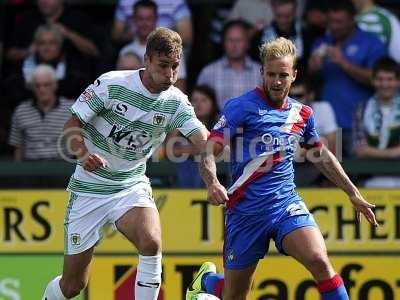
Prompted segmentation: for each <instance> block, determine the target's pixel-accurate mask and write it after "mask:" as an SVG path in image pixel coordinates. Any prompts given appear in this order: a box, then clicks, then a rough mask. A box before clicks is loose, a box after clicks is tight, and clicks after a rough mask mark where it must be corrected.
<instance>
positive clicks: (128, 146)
mask: <svg viewBox="0 0 400 300" xmlns="http://www.w3.org/2000/svg"><path fill="white" fill-rule="evenodd" d="M139 71H140V70H135V71H112V72H108V73H105V74H103V75H102V76H100V77H99V78H98V79H96V80H95V82H94V83H93V84H91V85H90V86H89V87H88V88H87V89H86V90H85V91H84V92H83V93H82V94H81V95H80V96H79V98H78V99H77V100H76V102H75V103H74V105H73V106H72V108H71V112H72V114H73V115H75V116H76V117H78V118H79V119H80V121H81V122H82V123H83V124H84V125H83V127H82V129H83V136H84V140H85V145H86V147H87V148H88V150H89V153H92V154H93V153H97V154H99V155H101V156H102V157H103V158H104V159H105V160H106V161H107V166H106V167H104V168H99V169H97V170H95V171H92V172H88V171H86V170H84V169H83V167H82V166H81V165H80V163H78V164H77V166H76V170H75V172H74V174H73V175H72V177H71V179H70V182H69V185H68V189H67V190H69V191H72V192H74V193H76V194H87V195H91V196H94V195H96V196H97V197H106V196H108V195H111V194H116V193H119V192H122V191H123V190H126V189H128V188H129V187H132V186H133V185H135V184H136V183H138V182H143V181H146V182H148V178H147V177H146V176H145V171H146V161H147V160H148V158H149V157H150V156H151V155H152V153H153V152H154V150H155V149H156V148H157V147H158V146H159V145H160V144H161V143H162V142H163V141H164V139H165V137H166V134H167V133H168V132H169V131H171V130H173V129H178V130H179V131H180V132H181V133H182V134H183V135H184V136H186V137H190V136H191V135H192V134H194V133H195V132H197V131H198V130H202V129H205V127H204V125H203V124H202V123H201V122H200V121H199V120H198V119H197V118H196V115H195V113H194V110H193V107H192V106H191V105H190V103H189V101H188V98H187V96H186V95H185V94H183V93H182V92H181V91H180V90H179V89H177V88H175V87H173V86H171V87H170V88H169V89H168V90H166V91H163V92H161V93H159V94H152V93H150V92H149V91H148V90H147V89H146V88H145V87H144V85H143V84H142V81H141V79H140V76H139Z"/></svg>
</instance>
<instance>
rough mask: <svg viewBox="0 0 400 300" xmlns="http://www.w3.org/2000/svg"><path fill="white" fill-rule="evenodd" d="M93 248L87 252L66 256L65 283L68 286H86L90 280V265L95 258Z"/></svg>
mask: <svg viewBox="0 0 400 300" xmlns="http://www.w3.org/2000/svg"><path fill="white" fill-rule="evenodd" d="M93 249H94V247H91V248H89V249H87V250H86V251H84V252H82V253H79V254H74V255H65V256H64V268H63V276H62V277H63V281H64V282H66V284H68V285H74V286H76V285H78V286H81V287H83V286H86V284H87V282H88V280H89V271H90V265H91V261H92V257H93Z"/></svg>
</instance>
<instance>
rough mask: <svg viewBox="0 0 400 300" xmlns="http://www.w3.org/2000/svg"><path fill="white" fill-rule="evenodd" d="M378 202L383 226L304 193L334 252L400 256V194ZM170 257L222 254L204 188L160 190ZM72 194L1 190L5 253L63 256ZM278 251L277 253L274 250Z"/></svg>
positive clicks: (122, 246)
mask: <svg viewBox="0 0 400 300" xmlns="http://www.w3.org/2000/svg"><path fill="white" fill-rule="evenodd" d="M362 193H363V195H364V196H365V197H366V199H367V200H368V201H370V202H372V203H374V204H376V205H377V206H376V215H377V218H378V221H379V222H380V226H379V227H378V228H375V227H373V226H370V225H369V224H367V222H366V221H365V220H364V221H363V222H362V223H361V224H358V223H357V222H356V221H355V213H354V210H353V208H352V206H351V204H350V202H349V201H348V199H347V197H346V195H345V194H344V193H343V192H340V191H338V190H334V189H332V190H330V189H305V190H300V194H301V195H302V196H303V198H304V199H305V200H306V204H307V206H308V207H309V209H310V210H311V211H312V212H313V213H314V215H315V217H316V219H317V221H318V223H319V225H320V228H321V231H322V233H323V234H324V236H325V239H326V243H327V247H328V250H329V251H331V252H333V253H335V252H341V253H343V252H354V251H355V252H357V253H361V252H368V253H370V252H376V253H392V254H393V253H398V254H399V253H400V249H399V242H400V191H383V190H364V191H362ZM154 197H155V200H156V202H157V205H158V207H159V210H160V214H161V220H162V227H163V247H164V253H166V254H170V255H173V254H185V253H186V254H196V253H198V254H200V253H201V254H210V255H214V254H218V253H220V251H221V248H222V240H223V209H222V207H215V206H211V205H209V204H208V203H207V201H206V192H205V191H202V190H198V191H197V190H190V191H188V190H186V191H185V190H180V191H177V190H156V191H154ZM67 202H68V193H67V192H65V191H54V190H32V191H25V190H24V191H12V190H10V191H1V192H0V241H1V242H0V253H27V252H28V253H61V252H62V251H63V242H64V240H63V220H64V212H65V207H66V204H67ZM133 251H134V250H132V246H131V245H130V243H129V242H127V241H126V240H125V238H124V237H123V236H122V235H121V234H118V233H115V232H112V231H111V230H110V229H106V231H105V239H104V241H103V242H102V243H101V244H100V246H99V247H98V248H97V249H96V252H97V253H119V254H128V253H132V252H133ZM272 251H275V250H272Z"/></svg>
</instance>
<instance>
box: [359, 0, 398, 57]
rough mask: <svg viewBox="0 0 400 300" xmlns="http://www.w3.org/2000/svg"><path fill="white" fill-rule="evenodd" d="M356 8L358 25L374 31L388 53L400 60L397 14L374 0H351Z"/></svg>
mask: <svg viewBox="0 0 400 300" xmlns="http://www.w3.org/2000/svg"><path fill="white" fill-rule="evenodd" d="M353 3H354V6H355V7H356V9H357V13H358V14H357V16H356V21H357V24H358V26H359V27H360V28H361V29H363V30H365V31H368V32H371V33H375V34H377V35H378V36H379V38H380V39H381V40H382V42H383V43H384V44H385V45H386V47H387V49H388V55H389V56H390V57H392V58H393V59H394V60H396V61H397V62H400V51H399V49H400V22H399V19H398V18H397V16H396V15H395V14H393V13H391V12H390V11H388V10H387V9H385V8H383V7H382V6H379V5H376V4H375V1H374V0H353Z"/></svg>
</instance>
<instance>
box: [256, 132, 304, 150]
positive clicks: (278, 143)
mask: <svg viewBox="0 0 400 300" xmlns="http://www.w3.org/2000/svg"><path fill="white" fill-rule="evenodd" d="M299 140H300V137H299V136H298V135H288V134H276V133H265V134H263V135H262V137H261V141H262V142H263V149H262V150H263V151H265V152H271V151H273V152H276V151H283V150H285V151H290V152H292V151H295V149H296V147H297V144H298V143H299Z"/></svg>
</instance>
